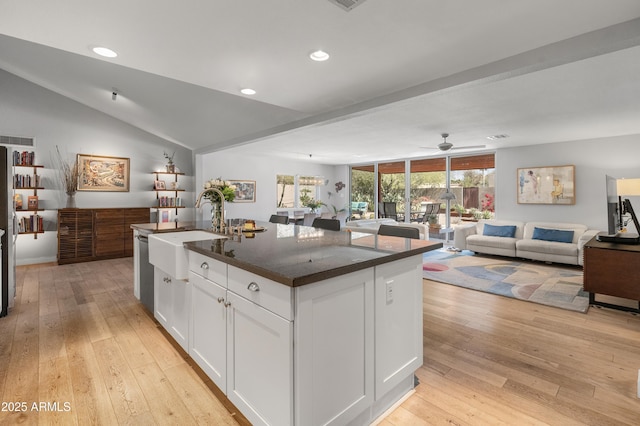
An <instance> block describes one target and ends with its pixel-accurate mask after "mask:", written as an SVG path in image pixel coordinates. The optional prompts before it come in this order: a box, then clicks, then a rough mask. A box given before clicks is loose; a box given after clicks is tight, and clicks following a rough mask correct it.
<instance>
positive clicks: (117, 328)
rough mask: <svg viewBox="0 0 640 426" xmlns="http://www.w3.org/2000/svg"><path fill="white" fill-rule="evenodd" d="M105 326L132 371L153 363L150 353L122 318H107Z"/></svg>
mask: <svg viewBox="0 0 640 426" xmlns="http://www.w3.org/2000/svg"><path fill="white" fill-rule="evenodd" d="M107 324H108V325H109V329H110V330H111V332H112V334H113V335H114V338H115V341H116V343H117V344H118V347H119V348H120V351H121V352H122V355H123V356H124V358H125V359H126V360H127V363H128V364H129V367H130V368H131V369H132V370H133V369H136V368H139V367H142V366H144V365H147V364H151V363H154V362H155V359H154V358H153V356H151V353H150V351H149V350H148V349H147V347H146V346H145V345H144V343H142V341H141V340H140V338H139V337H138V334H137V333H136V332H135V330H134V329H133V328H131V326H130V325H129V323H128V322H127V319H126V318H124V316H122V315H120V316H111V317H109V318H107Z"/></svg>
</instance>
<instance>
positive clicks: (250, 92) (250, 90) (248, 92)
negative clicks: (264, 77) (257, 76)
mask: <svg viewBox="0 0 640 426" xmlns="http://www.w3.org/2000/svg"><path fill="white" fill-rule="evenodd" d="M240 93H242V94H243V95H255V94H256V91H255V90H253V89H250V88H248V87H247V88H246V89H242V90H240Z"/></svg>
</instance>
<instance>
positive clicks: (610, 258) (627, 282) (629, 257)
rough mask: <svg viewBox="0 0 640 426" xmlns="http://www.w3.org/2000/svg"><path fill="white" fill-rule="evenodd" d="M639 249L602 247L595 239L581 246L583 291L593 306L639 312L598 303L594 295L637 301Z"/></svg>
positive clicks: (601, 243) (639, 270)
mask: <svg viewBox="0 0 640 426" xmlns="http://www.w3.org/2000/svg"><path fill="white" fill-rule="evenodd" d="M639 264H640V246H639V245H629V244H614V243H605V242H600V241H598V240H596V238H595V237H594V238H593V239H592V240H591V241H589V242H588V243H587V244H585V246H584V290H585V291H588V292H589V302H590V303H591V304H594V305H601V306H606V307H609V308H616V309H622V310H626V311H632V312H640V302H639V304H638V309H634V308H627V307H624V306H618V305H612V304H609V303H603V302H597V301H596V300H595V294H596V293H598V294H606V295H609V296H616V297H622V298H624V299H631V300H637V301H640V266H638V265H639Z"/></svg>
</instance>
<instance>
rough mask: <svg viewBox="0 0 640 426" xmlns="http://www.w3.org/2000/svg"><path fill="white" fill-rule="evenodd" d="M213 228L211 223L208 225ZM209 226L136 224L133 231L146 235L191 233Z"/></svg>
mask: <svg viewBox="0 0 640 426" xmlns="http://www.w3.org/2000/svg"><path fill="white" fill-rule="evenodd" d="M208 226H209V228H211V222H209V223H208ZM206 227H207V225H206V224H205V223H204V222H203V223H200V224H198V223H197V222H163V223H134V224H133V225H131V229H137V230H138V231H140V232H142V233H146V234H156V233H158V232H175V231H191V230H194V229H206Z"/></svg>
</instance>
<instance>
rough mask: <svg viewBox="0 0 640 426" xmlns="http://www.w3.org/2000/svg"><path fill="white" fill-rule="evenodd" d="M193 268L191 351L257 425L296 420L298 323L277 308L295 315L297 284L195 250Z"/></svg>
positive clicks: (196, 359)
mask: <svg viewBox="0 0 640 426" xmlns="http://www.w3.org/2000/svg"><path fill="white" fill-rule="evenodd" d="M189 268H190V272H189V281H190V282H191V285H192V301H191V333H190V336H189V340H190V347H189V355H191V357H192V358H193V359H194V360H195V361H196V363H197V364H198V365H199V366H200V367H201V368H202V369H203V370H204V371H205V372H206V373H207V375H208V376H209V378H211V380H213V382H214V383H215V384H216V386H218V387H219V388H220V389H221V390H222V391H223V392H224V393H225V395H227V397H228V398H229V400H230V401H231V402H232V403H233V404H234V405H235V406H236V407H237V408H238V409H239V410H240V411H241V412H242V413H243V415H244V416H245V417H246V418H247V419H249V421H250V422H251V423H252V424H254V425H291V424H293V408H292V407H293V363H292V357H293V338H292V334H293V322H292V321H291V319H289V318H284V317H283V316H281V315H278V314H276V313H274V312H273V311H279V312H280V313H284V315H286V316H291V291H292V290H291V288H290V287H287V286H283V285H281V284H278V283H275V282H273V281H270V280H268V279H266V278H264V277H260V276H257V275H255V274H251V273H249V272H246V271H243V270H240V269H238V268H235V267H233V266H228V267H227V265H226V264H225V263H222V262H219V261H216V260H214V259H211V258H207V257H205V256H202V255H200V254H198V253H193V252H191V253H190V254H189ZM227 268H228V271H227ZM227 275H228V277H227ZM227 283H228V287H229V288H226V287H227ZM232 290H235V291H237V292H238V293H240V294H242V296H241V295H239V294H237V293H234V292H233V291H232Z"/></svg>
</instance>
